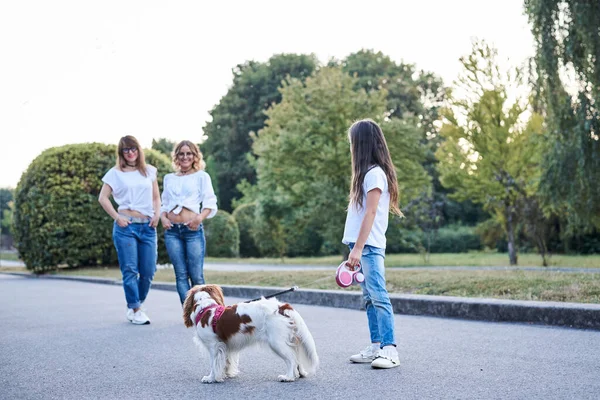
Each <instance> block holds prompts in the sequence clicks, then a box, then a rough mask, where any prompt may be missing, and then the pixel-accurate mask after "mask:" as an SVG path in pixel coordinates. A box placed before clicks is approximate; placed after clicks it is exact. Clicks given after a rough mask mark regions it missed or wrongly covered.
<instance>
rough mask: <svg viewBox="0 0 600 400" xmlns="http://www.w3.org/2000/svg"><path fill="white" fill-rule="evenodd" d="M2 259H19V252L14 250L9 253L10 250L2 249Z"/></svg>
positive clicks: (0, 253)
mask: <svg viewBox="0 0 600 400" xmlns="http://www.w3.org/2000/svg"><path fill="white" fill-rule="evenodd" d="M0 260H7V261H18V260H19V254H18V253H13V252H10V253H9V252H5V251H0Z"/></svg>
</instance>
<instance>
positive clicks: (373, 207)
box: [342, 119, 402, 368]
mask: <svg viewBox="0 0 600 400" xmlns="http://www.w3.org/2000/svg"><path fill="white" fill-rule="evenodd" d="M348 139H349V140H350V151H351V156H352V182H351V188H350V196H349V197H350V201H349V205H348V214H347V216H346V225H345V227H344V238H343V239H342V242H343V243H344V244H347V245H348V246H349V248H350V255H349V256H348V260H347V262H346V264H347V265H348V266H349V267H351V268H353V269H354V268H355V267H357V266H358V265H359V264H360V267H361V270H362V273H363V274H364V276H365V280H364V282H363V283H361V286H362V291H363V297H364V299H365V308H366V310H367V319H368V322H369V333H370V336H371V344H370V345H368V346H367V347H366V348H365V349H364V350H362V351H360V352H359V353H358V354H354V355H353V356H351V357H350V361H352V362H355V363H367V362H368V363H371V366H372V367H373V368H393V367H397V366H399V365H400V361H399V358H398V352H397V350H396V339H395V335H394V311H393V308H392V304H391V302H390V297H389V294H388V292H387V289H386V287H385V285H386V282H385V266H384V259H385V247H386V238H385V232H386V230H387V226H388V215H389V213H390V211H391V212H393V213H395V214H397V215H402V212H401V211H400V208H399V207H398V182H397V177H396V168H395V167H394V164H393V163H392V157H391V155H390V151H389V149H388V146H387V142H386V140H385V137H384V136H383V131H382V130H381V128H380V127H379V125H377V124H376V123H375V122H374V121H372V120H370V119H364V120H361V121H357V122H355V123H354V124H353V125H352V126H351V127H350V129H349V131H348Z"/></svg>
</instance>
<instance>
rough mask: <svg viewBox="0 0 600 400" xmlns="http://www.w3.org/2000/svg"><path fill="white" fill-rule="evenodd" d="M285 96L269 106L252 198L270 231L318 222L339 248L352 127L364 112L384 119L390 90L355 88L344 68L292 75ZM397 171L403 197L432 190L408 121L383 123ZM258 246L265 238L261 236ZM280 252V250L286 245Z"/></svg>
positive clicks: (415, 131) (324, 236)
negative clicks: (294, 77)
mask: <svg viewBox="0 0 600 400" xmlns="http://www.w3.org/2000/svg"><path fill="white" fill-rule="evenodd" d="M281 93H282V100H281V102H280V103H279V104H277V105H275V106H273V107H272V108H271V109H270V110H269V111H267V116H268V117H269V119H268V120H267V126H266V127H265V128H264V129H262V130H261V131H259V133H258V135H256V141H255V143H254V146H253V150H254V153H255V154H256V155H257V158H256V160H255V164H256V170H257V175H258V182H257V189H256V190H253V191H252V194H250V195H251V196H254V198H252V200H254V201H256V202H257V206H258V214H257V215H259V217H260V219H261V220H262V221H268V222H267V226H268V227H267V228H266V229H267V230H270V231H271V232H277V235H276V238H277V239H278V240H281V239H282V238H283V240H284V241H285V231H286V228H285V227H284V226H282V224H284V225H287V226H290V229H294V230H295V231H300V232H302V231H307V230H309V228H310V229H313V230H314V232H315V235H317V236H320V237H321V238H322V239H323V242H324V243H330V244H333V243H335V249H336V251H340V250H341V244H338V243H339V242H340V238H341V237H342V231H343V227H344V221H345V215H346V206H347V202H348V197H347V196H348V193H349V181H350V173H351V170H350V151H349V143H348V139H347V134H346V132H347V129H348V127H349V126H350V125H351V123H352V122H353V121H355V120H356V119H359V118H365V117H372V118H374V119H376V120H379V121H381V120H382V119H383V117H384V115H385V110H386V103H385V94H386V92H385V91H375V92H371V93H367V92H366V91H365V90H363V89H356V78H352V77H350V76H349V75H347V74H345V73H344V72H343V71H341V70H340V69H339V68H336V67H326V68H322V69H320V70H319V71H318V72H317V73H316V74H315V75H314V76H313V77H311V78H308V79H306V82H305V83H304V84H303V83H302V82H301V81H299V80H292V81H291V82H290V83H289V84H286V85H285V86H284V88H282V89H281ZM381 124H382V128H383V131H384V133H385V135H386V139H387V142H388V146H389V148H390V151H391V153H392V158H393V159H394V161H395V163H396V167H397V170H398V181H399V185H400V189H401V194H402V195H403V198H402V201H407V200H408V199H410V198H412V197H415V196H416V195H418V194H420V193H422V192H423V191H426V190H427V187H428V178H427V175H426V172H425V171H424V169H423V168H422V166H421V164H420V162H421V161H422V160H423V149H422V146H421V144H420V136H421V135H420V132H419V131H418V129H417V128H416V127H415V126H414V125H411V124H409V123H406V122H405V121H402V120H399V119H397V118H392V119H391V120H388V121H383V122H381ZM257 245H259V246H260V243H257ZM276 248H279V251H282V250H281V249H282V247H281V245H280V247H276Z"/></svg>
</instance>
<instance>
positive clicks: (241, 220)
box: [232, 203, 260, 257]
mask: <svg viewBox="0 0 600 400" xmlns="http://www.w3.org/2000/svg"><path fill="white" fill-rule="evenodd" d="M255 214H256V205H255V204H253V203H248V204H242V205H240V206H238V207H236V208H235V210H234V211H233V214H232V215H233V218H235V220H236V222H237V224H238V228H239V230H240V256H241V257H259V256H260V253H259V251H258V247H257V246H256V243H255V241H254V236H253V231H254V226H255V224H256V223H255Z"/></svg>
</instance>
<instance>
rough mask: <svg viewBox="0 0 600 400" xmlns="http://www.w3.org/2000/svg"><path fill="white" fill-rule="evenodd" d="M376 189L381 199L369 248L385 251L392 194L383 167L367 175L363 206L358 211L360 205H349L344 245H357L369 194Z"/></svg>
mask: <svg viewBox="0 0 600 400" xmlns="http://www.w3.org/2000/svg"><path fill="white" fill-rule="evenodd" d="M375 188H378V189H380V190H381V197H380V199H379V204H378V205H377V213H376V214H375V220H374V221H373V227H372V228H371V232H370V233H369V237H368V238H367V242H366V243H365V244H368V245H369V246H373V247H378V248H381V249H385V245H386V242H385V231H387V227H388V217H389V214H390V192H389V189H388V182H387V177H386V175H385V172H383V169H381V167H379V166H376V167H373V168H371V169H370V170H369V172H367V173H366V174H365V180H364V181H363V191H364V196H363V206H362V207H361V208H360V209H358V204H353V203H352V202H351V203H350V204H349V205H348V214H347V215H346V225H345V227H344V238H343V239H342V243H344V244H349V243H356V240H357V239H358V233H359V232H360V225H361V224H362V221H363V218H364V217H365V207H366V205H367V193H368V192H369V191H371V190H373V189H375Z"/></svg>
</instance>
